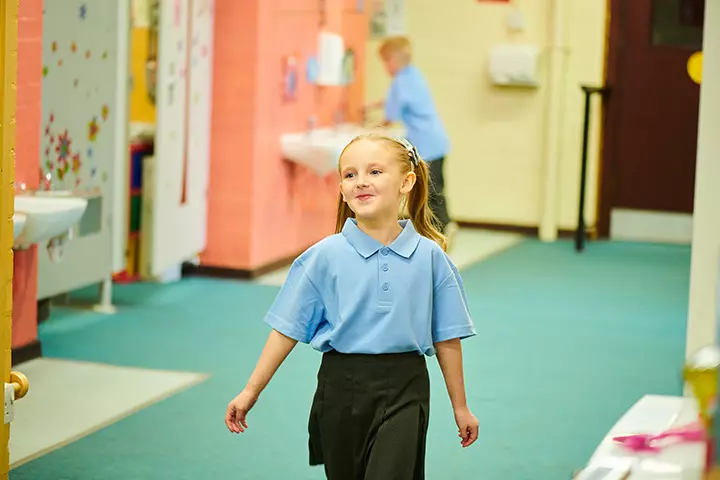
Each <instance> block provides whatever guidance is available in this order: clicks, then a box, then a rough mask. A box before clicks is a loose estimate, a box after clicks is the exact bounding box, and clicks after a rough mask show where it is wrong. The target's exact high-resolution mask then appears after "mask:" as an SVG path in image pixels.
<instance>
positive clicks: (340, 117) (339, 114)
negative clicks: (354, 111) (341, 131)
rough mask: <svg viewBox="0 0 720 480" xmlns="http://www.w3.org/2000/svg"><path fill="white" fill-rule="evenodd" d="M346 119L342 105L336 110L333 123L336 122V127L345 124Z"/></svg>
mask: <svg viewBox="0 0 720 480" xmlns="http://www.w3.org/2000/svg"><path fill="white" fill-rule="evenodd" d="M344 121H345V112H343V108H342V107H340V108H338V109H337V110H335V115H333V123H334V124H335V129H336V130H337V128H338V127H339V126H340V125H342V124H343V122H344Z"/></svg>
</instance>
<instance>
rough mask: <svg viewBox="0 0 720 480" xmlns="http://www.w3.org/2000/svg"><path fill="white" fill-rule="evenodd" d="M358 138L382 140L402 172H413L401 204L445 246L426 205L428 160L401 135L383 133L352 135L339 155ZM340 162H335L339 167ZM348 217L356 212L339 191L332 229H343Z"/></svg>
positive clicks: (424, 233) (427, 234) (419, 229)
mask: <svg viewBox="0 0 720 480" xmlns="http://www.w3.org/2000/svg"><path fill="white" fill-rule="evenodd" d="M359 140H370V141H373V142H381V143H383V144H384V145H385V146H386V147H387V148H388V149H390V151H391V152H392V153H393V154H394V156H395V158H396V159H397V160H398V161H399V162H401V163H402V166H403V170H402V172H403V173H407V172H415V176H416V177H417V181H416V182H415V185H414V186H413V188H412V190H410V193H408V195H407V198H405V199H403V205H401V208H402V209H403V210H404V207H407V212H408V217H409V219H410V221H411V222H412V224H413V226H414V227H415V230H417V232H418V233H419V234H420V235H422V236H423V237H427V238H429V239H430V240H432V241H434V242H435V243H437V244H438V245H440V247H442V249H443V250H447V240H446V239H445V236H444V235H443V234H442V233H440V230H439V229H438V228H437V225H438V224H439V222H438V220H437V217H435V214H434V213H433V211H432V210H431V209H430V207H429V206H428V196H429V188H430V187H429V185H430V169H429V168H428V166H427V163H425V161H424V160H423V159H422V158H420V156H419V155H418V154H417V150H415V147H412V146H411V145H410V144H409V143H407V141H405V140H404V139H396V138H393V137H388V136H385V135H378V134H368V135H360V136H358V137H355V138H354V139H353V140H352V141H351V142H350V143H348V144H347V145H346V146H345V148H344V149H343V151H342V153H341V154H340V158H342V156H343V154H344V153H345V150H347V148H348V147H349V146H350V145H352V144H353V143H355V142H357V141H359ZM339 165H340V162H338V167H339ZM348 218H355V212H353V211H352V209H351V208H350V206H349V205H348V204H347V203H346V202H345V200H343V196H342V192H341V193H340V194H339V196H338V210H337V219H336V221H335V233H340V232H342V229H343V227H344V226H345V221H346V220H347V219H348ZM398 218H400V212H398Z"/></svg>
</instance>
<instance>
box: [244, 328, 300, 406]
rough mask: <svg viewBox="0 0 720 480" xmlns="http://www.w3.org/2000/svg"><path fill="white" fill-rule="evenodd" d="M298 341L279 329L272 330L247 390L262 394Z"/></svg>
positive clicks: (257, 394)
mask: <svg viewBox="0 0 720 480" xmlns="http://www.w3.org/2000/svg"><path fill="white" fill-rule="evenodd" d="M297 343H298V342H297V340H294V339H292V338H290V337H286V336H285V335H283V334H282V333H280V332H278V331H277V330H272V331H271V332H270V335H269V336H268V339H267V342H266V343H265V348H263V351H262V353H261V354H260V359H259V360H258V363H257V365H256V366H255V370H254V371H253V373H252V375H250V379H249V380H248V383H247V385H246V386H245V390H248V391H250V392H252V393H254V394H256V396H260V394H261V393H262V391H263V390H264V389H265V387H267V384H268V383H270V379H272V377H273V375H275V372H276V371H277V369H278V368H280V365H281V364H282V362H284V361H285V359H286V358H287V356H288V355H289V354H290V352H291V351H292V349H293V348H295V345H297Z"/></svg>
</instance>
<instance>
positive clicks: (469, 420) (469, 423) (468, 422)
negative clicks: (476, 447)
mask: <svg viewBox="0 0 720 480" xmlns="http://www.w3.org/2000/svg"><path fill="white" fill-rule="evenodd" d="M455 423H457V426H458V437H460V438H461V439H462V440H461V441H460V444H461V445H462V446H463V448H466V447H469V446H470V445H472V444H473V443H475V440H477V438H478V430H479V428H480V424H479V422H478V419H477V418H475V415H473V414H472V412H471V411H470V409H469V408H467V407H462V408H458V409H456V410H455Z"/></svg>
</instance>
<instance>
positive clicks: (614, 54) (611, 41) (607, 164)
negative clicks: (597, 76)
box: [596, 0, 625, 238]
mask: <svg viewBox="0 0 720 480" xmlns="http://www.w3.org/2000/svg"><path fill="white" fill-rule="evenodd" d="M623 1H625V0H607V11H608V21H607V28H606V36H605V86H606V87H608V89H609V93H608V96H607V99H606V101H604V102H603V108H602V114H601V115H602V117H601V118H602V120H601V123H602V137H601V139H600V169H599V170H600V171H599V172H598V173H599V174H598V182H599V183H600V185H599V186H598V202H597V216H596V218H597V221H596V223H597V233H598V236H599V237H602V238H607V237H609V236H610V212H611V210H612V205H611V204H610V199H611V197H612V185H613V181H612V180H613V173H614V172H613V158H615V157H616V156H615V155H614V153H615V149H616V148H617V138H616V135H615V130H614V128H613V125H612V122H611V120H612V119H614V118H615V117H616V115H618V113H619V112H618V109H619V108H620V106H621V103H622V99H621V98H618V97H617V91H614V90H613V85H614V84H615V82H616V81H617V79H618V67H619V65H620V63H621V61H620V60H621V59H622V54H623V49H622V45H623V42H622V16H621V14H620V9H621V6H620V3H621V2H623Z"/></svg>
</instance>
